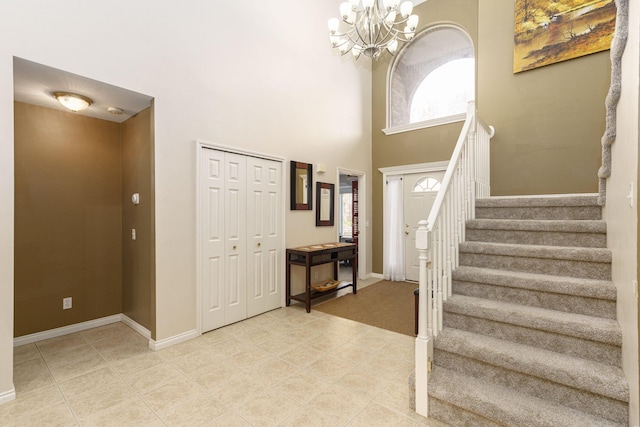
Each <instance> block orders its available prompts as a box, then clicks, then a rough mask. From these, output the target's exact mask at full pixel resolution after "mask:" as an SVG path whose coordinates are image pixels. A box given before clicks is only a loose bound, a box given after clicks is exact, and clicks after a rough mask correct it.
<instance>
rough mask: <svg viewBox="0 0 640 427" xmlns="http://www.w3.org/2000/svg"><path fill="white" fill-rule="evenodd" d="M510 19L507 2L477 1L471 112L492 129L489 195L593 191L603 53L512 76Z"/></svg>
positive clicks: (604, 77)
mask: <svg viewBox="0 0 640 427" xmlns="http://www.w3.org/2000/svg"><path fill="white" fill-rule="evenodd" d="M440 1H442V0H440ZM513 16H514V2H512V1H509V2H496V1H495V0H479V6H478V46H477V52H478V110H479V114H480V117H482V118H483V119H484V120H485V121H486V122H487V123H489V124H491V125H493V126H494V127H495V128H496V136H495V137H494V138H493V140H492V142H491V194H492V195H522V194H552V193H556V194H562V193H589V192H596V191H597V189H598V187H597V172H598V168H599V167H600V160H601V159H600V150H601V148H600V138H601V136H602V134H603V132H604V120H605V115H604V102H605V97H606V95H607V90H608V88H609V81H610V73H611V68H610V62H609V52H608V51H605V52H600V53H596V54H592V55H588V56H584V57H580V58H576V59H573V60H569V61H565V62H561V63H557V64H553V65H549V66H546V67H541V68H537V69H534V70H530V71H525V72H522V73H518V74H514V73H513Z"/></svg>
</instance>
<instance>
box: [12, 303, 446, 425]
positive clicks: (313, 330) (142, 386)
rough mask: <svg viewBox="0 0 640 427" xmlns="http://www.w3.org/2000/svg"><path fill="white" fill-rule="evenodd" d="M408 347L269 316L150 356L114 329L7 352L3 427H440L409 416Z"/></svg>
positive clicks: (381, 334)
mask: <svg viewBox="0 0 640 427" xmlns="http://www.w3.org/2000/svg"><path fill="white" fill-rule="evenodd" d="M413 348H414V339H413V338H412V337H409V336H405V335H400V334H396V333H393V332H389V331H385V330H382V329H378V328H374V327H371V326H368V325H364V324H360V323H356V322H353V321H350V320H346V319H342V318H339V317H334V316H330V315H326V314H323V313H320V312H318V311H313V310H312V311H311V313H310V314H307V313H305V311H304V308H303V307H302V306H301V305H300V304H295V305H293V306H291V307H287V308H281V309H278V310H274V311H271V312H269V313H265V314H263V315H260V316H257V317H254V318H251V319H248V320H246V321H243V322H239V323H236V324H234V325H230V326H227V327H225V328H221V329H218V330H215V331H212V332H209V333H206V334H204V335H202V336H201V337H199V338H197V339H194V340H191V341H187V342H184V343H182V344H178V345H175V346H173V347H169V348H166V349H164V350H160V351H157V352H153V351H151V350H149V348H148V344H147V340H146V339H144V338H143V337H142V336H140V335H138V334H137V333H136V332H134V331H133V330H132V329H130V328H129V327H127V326H126V325H124V324H122V323H114V324H111V325H107V326H102V327H99V328H95V329H90V330H87V331H84V332H79V333H74V334H70V335H66V336H63V337H58V338H53V339H49V340H45V341H40V342H38V343H35V344H28V345H24V346H21V347H16V348H15V350H14V351H15V357H14V382H15V386H16V393H17V399H16V400H14V401H12V402H8V403H6V404H2V405H0V425H2V426H21V427H24V426H78V425H80V426H127V425H131V426H205V425H206V426H296V427H299V426H332V427H335V426H354V427H355V426H435V425H438V426H442V424H440V423H437V422H435V421H431V420H430V421H429V422H427V420H426V419H425V418H423V417H420V416H419V415H417V414H416V413H415V412H413V411H412V410H411V409H409V401H408V395H409V394H408V387H407V377H408V375H409V373H410V372H411V370H412V369H413V357H414V356H413Z"/></svg>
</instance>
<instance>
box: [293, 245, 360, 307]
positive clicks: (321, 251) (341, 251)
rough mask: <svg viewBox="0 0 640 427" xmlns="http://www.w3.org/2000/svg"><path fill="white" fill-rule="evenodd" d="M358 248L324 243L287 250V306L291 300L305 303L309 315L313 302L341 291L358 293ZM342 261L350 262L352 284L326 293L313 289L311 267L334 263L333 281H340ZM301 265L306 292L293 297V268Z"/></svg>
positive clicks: (342, 284) (345, 283)
mask: <svg viewBox="0 0 640 427" xmlns="http://www.w3.org/2000/svg"><path fill="white" fill-rule="evenodd" d="M357 255H358V254H357V246H356V245H355V244H353V243H323V244H320V245H309V246H301V247H299V248H291V249H287V268H286V287H287V289H286V293H287V297H286V298H287V306H288V305H290V304H291V300H296V301H300V302H303V303H305V307H306V309H307V313H310V312H311V300H312V299H315V298H319V297H321V296H324V295H328V294H331V293H334V292H338V291H339V290H341V289H345V288H349V287H351V288H353V293H354V294H356V293H358V287H357V275H358V256H357ZM340 261H350V262H351V269H352V274H353V276H352V282H351V283H349V282H344V283H341V284H340V285H338V286H337V287H336V288H334V289H330V290H327V291H324V292H320V291H316V290H314V289H312V288H311V267H313V266H316V265H321V264H328V263H333V279H334V280H338V264H339V263H340ZM292 265H300V266H303V267H305V269H306V280H305V282H306V283H305V292H304V293H301V294H298V295H291V266H292Z"/></svg>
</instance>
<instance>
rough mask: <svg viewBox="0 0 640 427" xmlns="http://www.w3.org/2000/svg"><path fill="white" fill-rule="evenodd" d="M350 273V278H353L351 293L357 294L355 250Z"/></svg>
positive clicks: (356, 259) (356, 256)
mask: <svg viewBox="0 0 640 427" xmlns="http://www.w3.org/2000/svg"><path fill="white" fill-rule="evenodd" d="M351 274H352V280H353V282H352V283H353V293H354V294H357V293H358V253H357V252H356V254H355V255H354V257H353V259H352V260H351Z"/></svg>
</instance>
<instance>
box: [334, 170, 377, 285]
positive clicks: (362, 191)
mask: <svg viewBox="0 0 640 427" xmlns="http://www.w3.org/2000/svg"><path fill="white" fill-rule="evenodd" d="M340 175H353V176H357V177H358V218H359V220H360V223H359V224H358V232H359V234H358V279H360V280H365V279H367V278H368V277H367V271H368V270H367V268H368V266H367V253H368V252H369V250H368V247H369V217H368V216H367V175H366V174H365V173H364V172H360V171H357V170H353V169H347V168H342V167H338V168H337V169H336V182H337V183H338V186H337V187H338V191H336V194H335V196H334V197H336V198H339V197H340V190H339V187H340ZM334 206H340V203H339V202H338V203H334ZM339 240H340V227H336V242H337V241H339Z"/></svg>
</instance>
